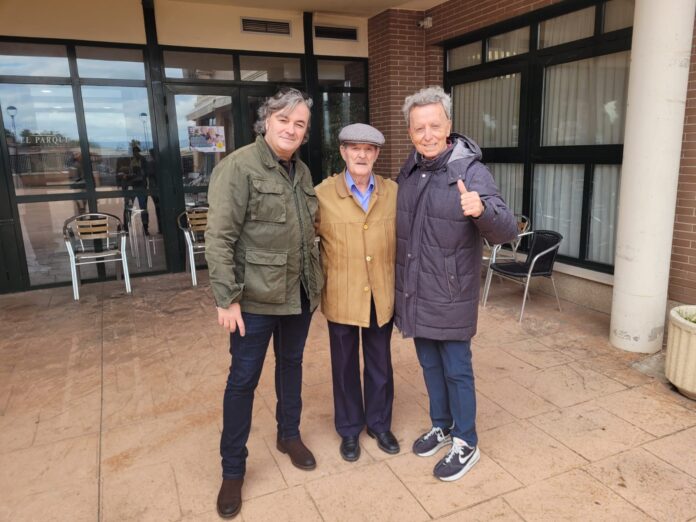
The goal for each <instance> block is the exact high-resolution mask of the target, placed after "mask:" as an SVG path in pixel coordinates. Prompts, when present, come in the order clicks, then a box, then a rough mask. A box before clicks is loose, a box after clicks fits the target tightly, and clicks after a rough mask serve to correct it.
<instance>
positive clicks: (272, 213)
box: [249, 179, 287, 223]
mask: <svg viewBox="0 0 696 522" xmlns="http://www.w3.org/2000/svg"><path fill="white" fill-rule="evenodd" d="M251 183H252V189H251V199H250V203H249V210H250V214H251V216H250V217H251V220H252V221H267V222H269V223H285V220H286V219H287V216H286V209H285V196H284V194H283V186H282V185H281V184H280V183H277V182H273V181H268V180H261V179H253V180H251Z"/></svg>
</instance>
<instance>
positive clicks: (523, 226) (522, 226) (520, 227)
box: [515, 214, 531, 234]
mask: <svg viewBox="0 0 696 522" xmlns="http://www.w3.org/2000/svg"><path fill="white" fill-rule="evenodd" d="M515 217H516V218H517V233H518V234H524V233H525V232H527V231H528V230H529V226H530V225H531V223H530V221H529V218H528V217H527V216H525V215H524V214H515Z"/></svg>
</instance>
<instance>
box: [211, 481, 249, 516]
mask: <svg viewBox="0 0 696 522" xmlns="http://www.w3.org/2000/svg"><path fill="white" fill-rule="evenodd" d="M242 484H244V479H243V478H240V479H223V480H222V486H220V493H218V498H217V512H218V515H220V516H221V517H222V518H232V517H235V516H237V515H238V514H239V511H240V510H241V509H242Z"/></svg>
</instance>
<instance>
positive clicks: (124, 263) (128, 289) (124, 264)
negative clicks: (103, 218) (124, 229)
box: [121, 238, 131, 294]
mask: <svg viewBox="0 0 696 522" xmlns="http://www.w3.org/2000/svg"><path fill="white" fill-rule="evenodd" d="M121 266H122V267H123V280H124V281H125V282H126V293H127V294H130V293H131V283H130V274H129V273H128V257H127V256H126V238H123V241H122V242H121Z"/></svg>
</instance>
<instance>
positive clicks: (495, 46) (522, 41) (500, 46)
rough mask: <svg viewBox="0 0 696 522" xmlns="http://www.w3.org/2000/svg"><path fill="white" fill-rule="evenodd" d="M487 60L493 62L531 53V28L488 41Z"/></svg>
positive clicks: (497, 36) (501, 35)
mask: <svg viewBox="0 0 696 522" xmlns="http://www.w3.org/2000/svg"><path fill="white" fill-rule="evenodd" d="M487 47H488V53H487V60H488V61H489V62H492V61H494V60H500V59H502V58H508V57H510V56H516V55H518V54H524V53H526V52H528V51H529V26H527V27H522V28H521V29H516V30H514V31H510V32H509V33H503V34H499V35H496V36H492V37H491V38H489V39H488V45H487Z"/></svg>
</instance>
